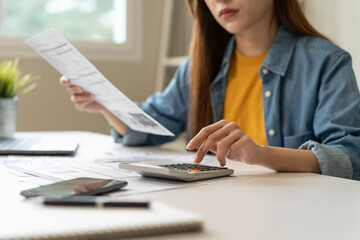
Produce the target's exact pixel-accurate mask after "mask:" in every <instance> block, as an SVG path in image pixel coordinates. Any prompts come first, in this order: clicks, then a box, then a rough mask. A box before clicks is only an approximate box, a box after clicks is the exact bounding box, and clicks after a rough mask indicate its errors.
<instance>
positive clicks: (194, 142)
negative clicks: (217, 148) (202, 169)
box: [186, 120, 229, 150]
mask: <svg viewBox="0 0 360 240" xmlns="http://www.w3.org/2000/svg"><path fill="white" fill-rule="evenodd" d="M228 123H229V122H228V121H226V120H221V121H219V122H216V123H214V124H211V125H209V126H207V127H204V128H203V129H201V130H200V132H199V133H198V134H196V136H195V137H194V138H193V139H191V141H190V142H189V143H188V144H187V146H186V148H187V149H189V150H195V149H198V148H199V147H200V146H201V145H202V144H203V143H204V141H205V139H206V138H207V137H208V136H209V135H210V134H212V133H213V132H215V131H217V130H219V129H221V128H222V127H223V126H225V125H226V124H228Z"/></svg>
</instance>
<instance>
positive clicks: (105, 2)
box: [0, 0, 360, 134]
mask: <svg viewBox="0 0 360 240" xmlns="http://www.w3.org/2000/svg"><path fill="white" fill-rule="evenodd" d="M301 3H302V5H303V8H304V11H305V13H306V16H307V17H308V19H309V21H310V22H311V23H312V24H313V25H314V26H315V27H316V28H317V29H318V30H319V31H320V32H322V33H324V34H325V35H326V36H328V37H329V38H330V39H331V40H332V41H333V42H335V43H336V44H338V45H340V46H341V47H342V48H344V49H345V50H347V51H348V52H350V54H351V55H352V57H353V67H354V70H355V74H356V76H357V79H358V83H360V44H359V43H360V28H359V26H360V16H359V10H360V1H359V0H303V1H301ZM0 8H1V11H0V14H1V15H0V60H5V59H14V58H15V57H19V58H20V68H21V71H22V73H24V74H25V73H29V72H30V73H32V74H34V75H39V76H41V80H40V81H39V82H38V86H37V88H36V89H35V90H33V91H32V92H30V93H29V94H27V95H25V96H23V97H22V98H21V99H20V102H19V113H18V123H17V130H18V131H53V130H84V131H94V132H99V133H105V134H108V133H109V128H108V125H107V123H106V121H105V120H104V119H103V118H102V117H101V116H100V115H98V114H91V113H84V112H79V111H77V110H76V109H75V108H74V106H73V104H72V103H71V101H70V99H69V96H68V94H67V93H66V92H65V89H64V88H63V87H61V86H60V84H59V78H60V76H61V75H60V73H58V72H57V71H56V70H55V69H54V68H52V67H51V66H50V65H49V64H48V63H47V62H45V60H43V59H42V58H40V57H39V56H38V55H37V54H36V53H34V52H33V50H31V49H30V48H29V47H27V46H26V45H25V44H24V43H23V42H22V41H23V39H25V38H26V37H29V36H32V35H35V34H37V33H40V32H42V31H45V30H47V29H49V28H50V27H55V28H56V29H57V30H58V31H59V32H60V33H62V34H63V35H64V36H65V37H66V38H67V39H68V40H69V41H71V42H72V43H73V44H74V45H75V47H77V48H78V49H79V51H80V52H81V53H82V54H84V55H85V57H87V58H88V59H89V60H90V61H91V62H92V63H93V64H94V65H95V66H96V67H97V68H98V70H99V71H100V72H102V74H103V75H104V76H105V77H106V78H107V79H108V80H109V81H111V82H112V83H113V84H114V85H115V86H116V87H117V88H119V89H120V91H122V92H123V93H124V94H126V95H127V96H128V97H129V98H130V99H132V100H134V101H136V102H141V101H144V100H145V99H146V98H147V97H148V96H149V95H150V94H152V93H154V92H156V91H160V90H162V89H163V88H164V87H165V86H166V84H167V83H168V82H169V81H170V79H171V77H172V75H173V73H174V71H175V69H176V67H177V66H178V65H179V64H180V63H181V62H182V61H184V59H185V58H186V55H187V52H188V45H189V39H190V35H191V20H190V17H189V15H188V13H187V9H186V4H185V0H151V1H146V0H62V1H58V0H16V1H14V0H0Z"/></svg>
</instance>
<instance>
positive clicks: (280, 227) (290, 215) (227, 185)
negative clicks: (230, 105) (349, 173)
mask: <svg viewBox="0 0 360 240" xmlns="http://www.w3.org/2000/svg"><path fill="white" fill-rule="evenodd" d="M22 134H27V133H22ZM37 134H42V135H48V136H56V137H63V136H65V137H69V136H70V137H75V138H77V139H79V141H80V149H79V152H78V154H79V155H80V156H81V154H83V153H84V152H86V151H88V150H89V149H91V150H92V151H94V150H95V151H96V150H98V151H128V150H130V151H139V150H142V149H146V150H147V151H149V150H153V151H155V152H156V151H172V152H173V151H174V150H178V151H184V147H183V146H182V145H180V146H179V145H176V144H172V145H165V146H163V147H161V148H149V147H147V148H124V147H122V146H121V145H118V144H114V143H113V141H112V138H111V137H110V136H106V135H102V134H96V133H89V132H57V133H37ZM228 166H229V167H231V168H234V169H235V170H236V172H237V173H238V174H241V175H243V176H246V177H247V178H246V179H237V180H232V181H222V182H219V183H214V184H208V185H199V186H194V187H190V188H180V189H172V190H165V191H160V192H151V193H143V194H139V195H136V196H139V197H143V198H147V199H150V200H156V201H159V202H163V203H167V204H169V205H172V206H175V207H179V208H183V209H187V210H190V211H193V212H197V213H200V214H202V215H203V216H204V218H205V223H204V230H203V231H201V232H195V233H183V234H172V235H164V236H156V237H150V238H149V237H146V238H139V239H147V240H149V239H174V240H175V239H184V238H188V239H277V240H278V239H326V240H329V239H359V237H360V233H359V230H358V225H359V223H360V182H358V181H352V180H346V179H340V178H335V177H328V176H323V175H317V174H302V173H274V172H272V171H270V170H268V169H266V168H262V167H258V166H249V165H245V164H242V163H237V162H231V161H230V162H228ZM11 179H14V178H13V177H12V176H11V175H10V174H7V173H5V172H1V174H0V181H1V182H2V183H4V182H5V181H6V182H7V183H8V185H5V184H1V186H2V190H3V194H2V196H4V194H6V195H7V197H6V198H1V200H0V203H5V202H9V201H17V202H20V201H21V200H22V198H21V196H20V195H19V191H20V190H22V189H25V188H26V187H27V186H26V184H23V183H19V182H17V181H12V180H11ZM4 188H5V189H4ZM125 198H126V197H125ZM129 198H132V197H131V196H130V197H129ZM0 205H3V204H0ZM19 227H20V226H19Z"/></svg>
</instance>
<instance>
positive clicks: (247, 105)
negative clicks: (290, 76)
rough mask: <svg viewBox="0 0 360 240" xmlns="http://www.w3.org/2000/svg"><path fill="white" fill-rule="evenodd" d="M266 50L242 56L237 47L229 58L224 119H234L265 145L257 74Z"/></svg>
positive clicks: (232, 120)
mask: <svg viewBox="0 0 360 240" xmlns="http://www.w3.org/2000/svg"><path fill="white" fill-rule="evenodd" d="M265 56H266V53H265V54H263V55H260V56H257V57H245V56H243V55H241V54H240V53H239V52H238V51H237V50H236V48H235V49H234V53H233V54H232V57H231V61H230V69H229V75H228V83H227V87H226V94H225V104H224V113H223V118H224V119H225V120H227V121H230V122H236V123H237V124H238V125H239V127H240V129H241V130H242V131H244V132H245V134H247V135H248V136H250V137H251V138H252V139H253V141H254V142H255V143H256V144H260V145H267V140H266V133H265V123H264V113H263V105H262V82H261V78H260V76H259V74H258V71H259V69H260V67H261V64H262V62H263V61H264V59H265Z"/></svg>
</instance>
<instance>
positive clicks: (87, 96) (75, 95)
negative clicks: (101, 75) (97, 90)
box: [60, 76, 128, 136]
mask: <svg viewBox="0 0 360 240" xmlns="http://www.w3.org/2000/svg"><path fill="white" fill-rule="evenodd" d="M60 84H61V85H63V86H65V87H66V91H67V92H68V93H69V94H70V95H71V97H70V99H71V101H72V102H73V103H74V105H75V108H76V109H77V110H79V111H84V112H92V113H101V114H102V115H103V116H104V117H105V119H106V120H107V121H108V122H109V124H110V125H112V126H113V128H114V129H115V130H116V131H117V132H118V133H119V134H120V135H122V136H124V135H125V134H126V133H127V131H128V126H127V125H126V124H125V123H123V122H122V121H121V120H120V119H119V118H117V117H116V116H115V115H114V114H112V113H111V112H110V111H109V110H107V109H106V108H105V107H104V106H102V105H101V104H99V103H98V102H96V101H95V97H94V95H93V94H91V93H84V90H83V89H82V87H80V86H73V85H71V81H70V79H69V78H67V77H65V76H62V77H61V78H60Z"/></svg>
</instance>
